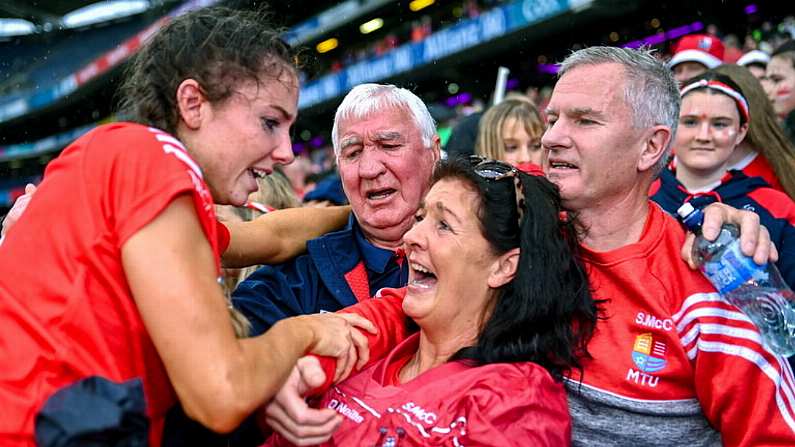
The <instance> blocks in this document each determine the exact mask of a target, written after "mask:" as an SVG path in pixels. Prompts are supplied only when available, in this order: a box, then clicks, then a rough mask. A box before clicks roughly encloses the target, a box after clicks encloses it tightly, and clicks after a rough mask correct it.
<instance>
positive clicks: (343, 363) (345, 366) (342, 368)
mask: <svg viewBox="0 0 795 447" xmlns="http://www.w3.org/2000/svg"><path fill="white" fill-rule="evenodd" d="M352 348H353V344H352V343H351V344H348V347H347V350H346V353H345V355H337V356H336V357H337V368H336V369H335V370H334V382H335V383H336V382H339V381H340V379H341V378H342V377H345V375H346V372H349V371H350V370H351V369H352V368H353V361H352V359H351V356H350V350H351V349H352Z"/></svg>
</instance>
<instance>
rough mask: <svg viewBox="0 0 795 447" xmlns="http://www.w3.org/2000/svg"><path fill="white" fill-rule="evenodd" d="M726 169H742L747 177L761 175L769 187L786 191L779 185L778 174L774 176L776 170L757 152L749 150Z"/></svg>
mask: <svg viewBox="0 0 795 447" xmlns="http://www.w3.org/2000/svg"><path fill="white" fill-rule="evenodd" d="M728 169H737V170H739V171H743V174H745V175H747V176H748V177H762V178H763V179H764V180H765V181H766V182H767V184H768V185H770V187H771V188H773V189H777V190H779V191H781V192H784V193H786V191H784V187H783V186H781V182H780V181H779V180H778V176H776V172H775V171H774V170H773V167H772V166H770V162H769V161H767V158H766V157H765V156H764V155H763V154H760V153H759V152H751V154H749V155H748V156H747V157H745V158H744V159H742V160H740V161H738V162H737V163H736V164H735V165H734V166H729V168H728Z"/></svg>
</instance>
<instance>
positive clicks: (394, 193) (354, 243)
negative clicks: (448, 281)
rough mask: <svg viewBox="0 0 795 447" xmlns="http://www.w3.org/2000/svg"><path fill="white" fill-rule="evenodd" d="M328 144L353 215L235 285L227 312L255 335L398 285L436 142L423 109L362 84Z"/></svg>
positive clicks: (403, 94) (407, 95)
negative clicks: (235, 313)
mask: <svg viewBox="0 0 795 447" xmlns="http://www.w3.org/2000/svg"><path fill="white" fill-rule="evenodd" d="M331 138H332V143H333V145H334V152H335V153H336V155H337V165H338V168H339V173H340V177H341V179H342V185H343V189H344V191H345V195H346V196H347V197H348V201H349V202H350V204H351V207H352V210H353V213H352V215H351V217H350V219H349V222H348V225H347V226H346V227H345V228H344V229H342V230H340V231H336V232H332V233H329V234H326V235H324V236H322V237H320V238H317V239H314V240H311V241H309V242H308V243H307V253H306V254H305V255H302V256H299V257H297V258H295V259H294V260H292V261H290V262H287V263H285V264H281V265H277V266H265V267H262V268H260V269H259V270H257V271H256V272H255V273H253V274H252V275H251V276H249V278H248V279H246V280H245V281H243V282H242V283H241V284H240V286H239V287H238V289H237V290H236V291H235V293H234V305H235V307H237V308H238V309H240V310H241V311H242V312H243V313H244V314H245V315H246V316H247V317H248V318H249V320H250V321H251V323H252V329H253V330H252V332H253V333H254V334H258V333H262V332H264V331H265V330H267V329H268V328H269V327H270V326H271V325H273V324H274V323H275V322H276V321H278V320H280V319H282V318H285V317H289V316H294V315H301V314H311V313H316V312H324V311H327V312H333V311H336V310H338V309H341V308H343V307H346V306H350V305H352V304H355V303H356V302H358V301H362V300H365V299H368V298H369V297H371V296H373V295H375V294H376V292H377V291H378V290H380V289H381V288H384V287H400V286H402V285H405V284H406V281H407V278H408V266H407V265H406V263H405V262H404V258H403V252H402V250H400V246H401V245H402V238H403V234H404V233H405V232H406V231H408V230H409V228H411V226H412V224H413V222H414V213H415V212H416V211H417V208H418V207H419V204H420V201H421V200H422V198H423V196H424V195H425V193H426V192H427V190H428V184H429V180H430V177H431V173H432V171H433V167H434V165H435V164H436V161H437V160H438V159H439V137H438V136H437V135H436V126H435V125H434V122H433V118H431V115H430V113H429V112H428V109H427V107H426V106H425V104H424V103H423V102H422V100H420V99H419V98H418V97H417V96H416V95H414V94H413V93H411V92H410V91H408V90H406V89H403V88H398V87H395V86H393V85H379V84H362V85H359V86H356V87H354V88H353V89H352V90H351V91H350V92H349V93H348V94H347V95H346V96H345V98H344V99H343V101H342V103H341V104H340V106H339V108H338V109H337V112H336V115H335V117H334V127H333V129H332V134H331Z"/></svg>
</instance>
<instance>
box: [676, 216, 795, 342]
mask: <svg viewBox="0 0 795 447" xmlns="http://www.w3.org/2000/svg"><path fill="white" fill-rule="evenodd" d="M677 213H678V214H679V217H681V218H682V222H683V223H684V224H685V226H686V227H687V228H688V229H689V230H690V231H692V232H693V233H695V234H696V236H697V237H696V241H695V244H693V258H694V259H695V260H696V263H697V264H698V265H699V268H700V270H701V271H702V272H703V273H704V275H705V276H706V277H707V279H709V281H710V282H711V283H712V285H713V286H715V289H717V291H718V293H720V295H721V296H722V297H723V298H724V299H725V300H726V301H728V302H729V303H731V304H733V305H734V306H736V307H737V308H739V309H740V310H741V311H743V313H745V315H747V316H748V318H749V319H750V320H751V321H752V322H753V323H754V324H755V325H756V327H757V328H758V329H759V332H760V333H761V334H762V341H763V343H764V344H765V346H767V348H768V349H770V350H771V351H773V352H775V353H776V354H780V355H783V356H785V357H789V356H791V355H793V354H795V295H794V294H793V292H792V290H791V289H790V288H789V286H787V283H785V282H784V280H783V279H782V277H781V273H779V271H778V268H776V266H775V265H774V264H772V263H767V264H766V265H758V264H756V263H755V262H754V260H753V259H752V258H750V257H748V256H745V255H744V254H743V253H742V252H741V250H740V231H739V229H738V228H737V227H736V226H734V225H731V224H726V225H723V227H722V228H721V230H720V234H719V235H718V237H717V238H715V240H714V241H712V242H710V241H708V240H706V239H704V237H703V236H701V225H702V223H703V222H704V213H702V212H701V210H698V209H695V208H694V207H693V205H691V204H689V203H685V204H684V205H682V206H681V207H680V208H679V210H677Z"/></svg>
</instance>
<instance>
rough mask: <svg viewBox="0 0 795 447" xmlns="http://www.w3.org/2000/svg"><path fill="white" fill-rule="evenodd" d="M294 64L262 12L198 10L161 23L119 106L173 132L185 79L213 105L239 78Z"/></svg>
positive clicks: (257, 77) (259, 77) (133, 67)
mask: <svg viewBox="0 0 795 447" xmlns="http://www.w3.org/2000/svg"><path fill="white" fill-rule="evenodd" d="M294 63H295V54H294V53H293V50H292V49H291V48H290V46H289V45H287V44H286V43H285V42H284V41H283V40H282V39H281V38H280V37H279V32H278V30H276V29H274V28H273V27H272V26H271V25H270V23H269V22H268V17H267V14H265V13H264V12H254V11H245V10H235V9H229V8H225V7H209V8H202V9H198V10H195V11H191V12H188V13H186V14H183V15H181V16H179V17H177V18H175V19H174V20H173V21H171V22H170V23H168V24H167V25H165V26H164V27H163V28H162V29H161V30H160V31H158V32H157V33H156V34H155V35H154V36H152V37H151V39H150V40H149V41H148V42H147V43H146V45H144V47H143V48H142V49H141V51H139V52H138V53H137V54H136V55H135V57H134V59H133V60H132V63H131V64H130V65H129V66H128V68H127V72H126V80H125V82H124V83H123V84H122V86H121V88H120V90H119V97H120V101H119V109H120V112H121V114H122V115H124V116H125V117H126V118H128V119H130V120H132V121H136V122H139V123H141V124H146V125H148V126H153V127H157V128H159V129H163V130H165V131H167V132H170V133H172V134H174V133H175V131H176V127H177V123H178V122H179V111H178V109H177V102H176V93H177V87H179V85H180V83H181V82H182V81H184V80H185V79H195V80H196V81H197V82H198V83H199V85H200V86H201V88H202V92H203V93H204V95H205V96H206V97H207V99H208V100H209V101H210V102H211V103H216V102H220V101H223V100H225V99H227V98H229V97H230V96H231V95H232V93H233V92H234V91H235V88H236V87H237V86H238V85H239V84H240V82H242V81H245V80H253V81H256V82H257V83H260V82H261V81H263V76H266V77H271V78H273V79H279V77H280V76H281V75H282V73H283V71H284V70H294Z"/></svg>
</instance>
